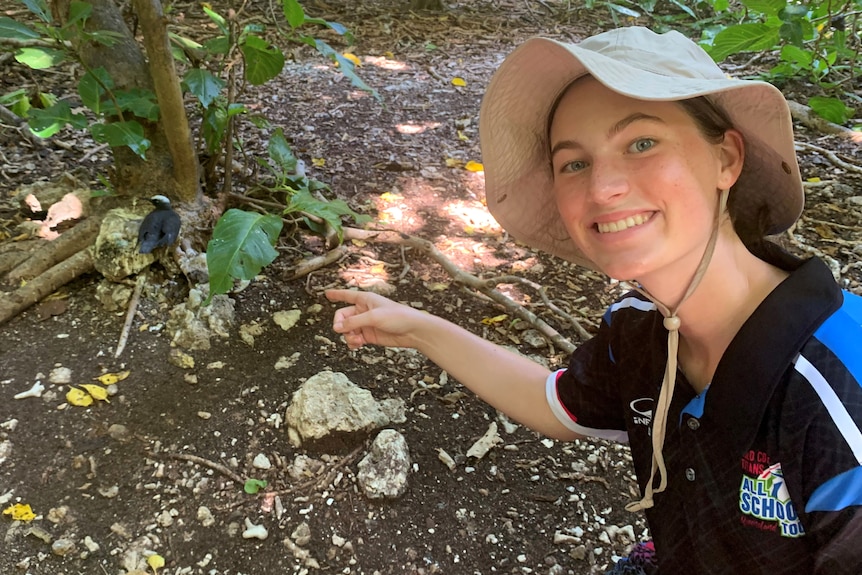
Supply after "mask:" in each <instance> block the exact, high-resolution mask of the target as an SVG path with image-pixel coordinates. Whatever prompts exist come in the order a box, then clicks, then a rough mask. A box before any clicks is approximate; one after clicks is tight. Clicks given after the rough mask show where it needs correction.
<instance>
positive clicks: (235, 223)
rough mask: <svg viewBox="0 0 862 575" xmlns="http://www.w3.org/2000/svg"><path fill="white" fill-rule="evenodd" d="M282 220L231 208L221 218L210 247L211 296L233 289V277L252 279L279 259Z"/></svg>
mask: <svg viewBox="0 0 862 575" xmlns="http://www.w3.org/2000/svg"><path fill="white" fill-rule="evenodd" d="M281 226H282V222H281V218H279V217H278V216H274V215H272V214H265V215H264V214H258V213H253V212H244V211H242V210H237V209H230V210H228V211H226V212H225V213H224V215H222V217H221V218H219V221H218V223H216V226H215V229H213V236H212V239H211V240H210V241H209V244H207V267H208V268H209V272H210V295H209V297H208V298H207V301H209V300H210V299H212V297H213V296H214V295H216V294H224V293H227V292H228V290H230V288H231V285H232V283H233V278H237V279H243V280H250V279H252V278H254V277H255V276H256V275H257V274H258V273H260V270H261V269H263V267H264V266H267V265H269V264H270V263H272V261H273V260H274V259H275V258H276V256H278V252H277V251H276V250H275V248H274V247H273V246H274V245H275V243H276V241H278V235H279V234H280V233H281Z"/></svg>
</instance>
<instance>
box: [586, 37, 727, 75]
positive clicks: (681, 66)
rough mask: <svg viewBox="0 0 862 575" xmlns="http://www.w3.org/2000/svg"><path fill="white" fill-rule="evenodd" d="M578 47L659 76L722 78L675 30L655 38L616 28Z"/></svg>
mask: <svg viewBox="0 0 862 575" xmlns="http://www.w3.org/2000/svg"><path fill="white" fill-rule="evenodd" d="M578 47H579V48H582V49H584V50H590V51H591V52H595V53H597V54H601V55H602V56H605V57H607V58H611V59H613V60H616V61H618V62H622V63H625V64H628V65H629V66H634V67H637V68H640V69H642V70H647V71H649V72H652V73H654V74H659V75H662V76H670V77H680V78H704V79H712V78H715V79H718V78H725V74H724V72H722V71H721V68H719V67H718V65H717V64H716V63H715V62H714V61H713V60H712V58H710V57H709V55H708V54H707V53H706V52H705V51H704V50H703V49H702V48H701V47H700V46H698V45H697V44H695V43H694V42H692V41H691V40H689V39H688V38H686V37H685V36H683V35H682V34H680V33H679V32H677V31H676V30H673V31H670V32H666V33H664V34H656V33H655V32H653V31H652V30H650V29H648V28H640V27H629V28H617V29H615V30H610V31H608V32H603V33H601V34H597V35H596V36H593V37H591V38H588V39H586V40H584V41H583V42H581V43H580V44H578Z"/></svg>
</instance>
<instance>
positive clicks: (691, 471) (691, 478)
mask: <svg viewBox="0 0 862 575" xmlns="http://www.w3.org/2000/svg"><path fill="white" fill-rule="evenodd" d="M694 477H695V475H694V469H692V468H691V467H687V468H686V469H685V478H686V479H688V480H689V481H694Z"/></svg>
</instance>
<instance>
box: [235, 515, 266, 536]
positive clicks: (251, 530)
mask: <svg viewBox="0 0 862 575" xmlns="http://www.w3.org/2000/svg"><path fill="white" fill-rule="evenodd" d="M267 537H269V532H268V531H267V530H266V527H264V526H263V525H255V524H254V523H252V522H251V519H249V518H248V517H246V518H245V531H243V532H242V538H243V539H260V540H261V541H263V540H264V539H266V538H267Z"/></svg>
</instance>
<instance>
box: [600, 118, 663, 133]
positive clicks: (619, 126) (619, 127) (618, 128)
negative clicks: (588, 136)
mask: <svg viewBox="0 0 862 575" xmlns="http://www.w3.org/2000/svg"><path fill="white" fill-rule="evenodd" d="M638 120H650V121H653V122H661V123H662V124H664V123H665V122H664V120H662V119H661V118H659V117H658V116H650V115H649V114H644V113H642V112H635V113H634V114H630V115H628V116H626V117H625V118H623V119H622V120H620V121H619V122H617V123H616V124H614V125H613V126H611V129H610V130H608V138H611V137H613V136H616V135H617V134H619V133H620V132H622V131H623V130H625V129H626V127H627V126H628V125H629V124H632V123H633V122H637V121H638Z"/></svg>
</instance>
